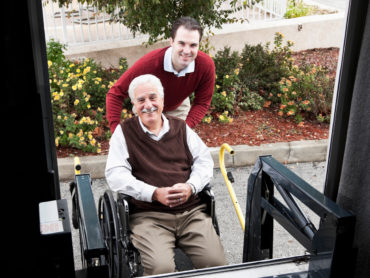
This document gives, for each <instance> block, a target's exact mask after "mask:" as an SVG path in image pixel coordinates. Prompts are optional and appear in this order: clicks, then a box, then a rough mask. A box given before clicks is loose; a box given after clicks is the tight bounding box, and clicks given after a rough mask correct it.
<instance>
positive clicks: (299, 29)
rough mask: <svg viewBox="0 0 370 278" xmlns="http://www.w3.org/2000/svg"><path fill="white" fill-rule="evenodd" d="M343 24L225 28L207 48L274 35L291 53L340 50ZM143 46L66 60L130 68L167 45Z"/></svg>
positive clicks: (338, 17) (123, 44)
mask: <svg viewBox="0 0 370 278" xmlns="http://www.w3.org/2000/svg"><path fill="white" fill-rule="evenodd" d="M345 20H346V17H345V13H343V12H341V13H336V14H328V15H315V16H307V17H301V18H293V19H284V20H278V21H270V22H257V23H251V24H248V23H244V24H233V25H227V26H224V28H223V29H222V30H217V29H216V30H214V33H215V35H214V36H213V37H211V44H212V45H213V46H214V47H215V51H217V50H220V49H223V48H224V47H225V46H229V47H231V49H232V50H236V51H239V52H240V51H241V50H242V49H243V47H244V45H245V44H247V43H248V44H250V45H255V44H258V43H262V44H265V43H266V42H271V44H273V40H274V34H275V33H276V32H280V33H282V34H283V35H284V39H285V40H291V41H293V42H294V43H295V45H294V47H293V48H292V49H293V51H299V50H305V49H312V48H326V47H342V44H343V39H344V28H345ZM143 42H145V40H144V39H136V40H131V41H117V42H107V43H94V44H90V45H83V46H73V47H70V48H69V49H68V51H67V52H66V56H67V57H68V58H70V59H78V58H82V57H89V58H93V59H94V60H96V61H98V62H100V63H101V64H102V65H103V66H104V67H110V66H113V67H116V66H117V64H118V59H119V58H120V57H126V58H127V60H128V64H129V65H132V64H133V63H134V62H135V61H137V60H138V59H139V58H140V57H141V56H142V55H144V54H145V53H148V52H149V51H151V50H153V49H156V48H159V47H163V46H166V45H168V44H169V42H168V41H165V42H161V43H157V44H155V45H152V46H150V47H145V46H143V45H142V43H143ZM211 54H214V53H211Z"/></svg>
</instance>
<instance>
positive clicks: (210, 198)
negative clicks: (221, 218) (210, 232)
mask: <svg viewBox="0 0 370 278" xmlns="http://www.w3.org/2000/svg"><path fill="white" fill-rule="evenodd" d="M198 195H199V197H200V199H201V200H202V202H203V203H205V204H206V205H207V209H206V213H207V214H208V215H209V216H211V218H212V223H213V226H214V228H215V230H216V233H217V234H218V235H220V231H219V227H218V222H217V217H216V201H215V195H214V193H213V191H212V188H211V186H210V184H207V185H206V186H205V187H204V188H203V190H202V191H201V192H199V193H198Z"/></svg>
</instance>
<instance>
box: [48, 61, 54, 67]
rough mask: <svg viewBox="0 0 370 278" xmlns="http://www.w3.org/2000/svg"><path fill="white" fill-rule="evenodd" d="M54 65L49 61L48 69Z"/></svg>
mask: <svg viewBox="0 0 370 278" xmlns="http://www.w3.org/2000/svg"><path fill="white" fill-rule="evenodd" d="M52 65H53V62H52V61H50V60H49V61H48V67H49V68H50V67H51V66H52Z"/></svg>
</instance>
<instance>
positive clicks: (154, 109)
mask: <svg viewBox="0 0 370 278" xmlns="http://www.w3.org/2000/svg"><path fill="white" fill-rule="evenodd" d="M157 110H158V108H157V107H152V108H150V109H146V108H144V109H142V110H141V112H142V113H152V112H154V111H157Z"/></svg>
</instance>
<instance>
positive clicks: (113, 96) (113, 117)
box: [106, 91, 124, 134]
mask: <svg viewBox="0 0 370 278" xmlns="http://www.w3.org/2000/svg"><path fill="white" fill-rule="evenodd" d="M123 100H124V97H123V95H122V96H121V97H120V96H118V94H117V93H113V91H109V92H108V93H107V96H106V107H107V120H108V122H109V127H110V130H111V132H112V134H113V132H114V130H115V129H116V127H117V125H118V124H119V122H120V120H121V113H122V103H123Z"/></svg>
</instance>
